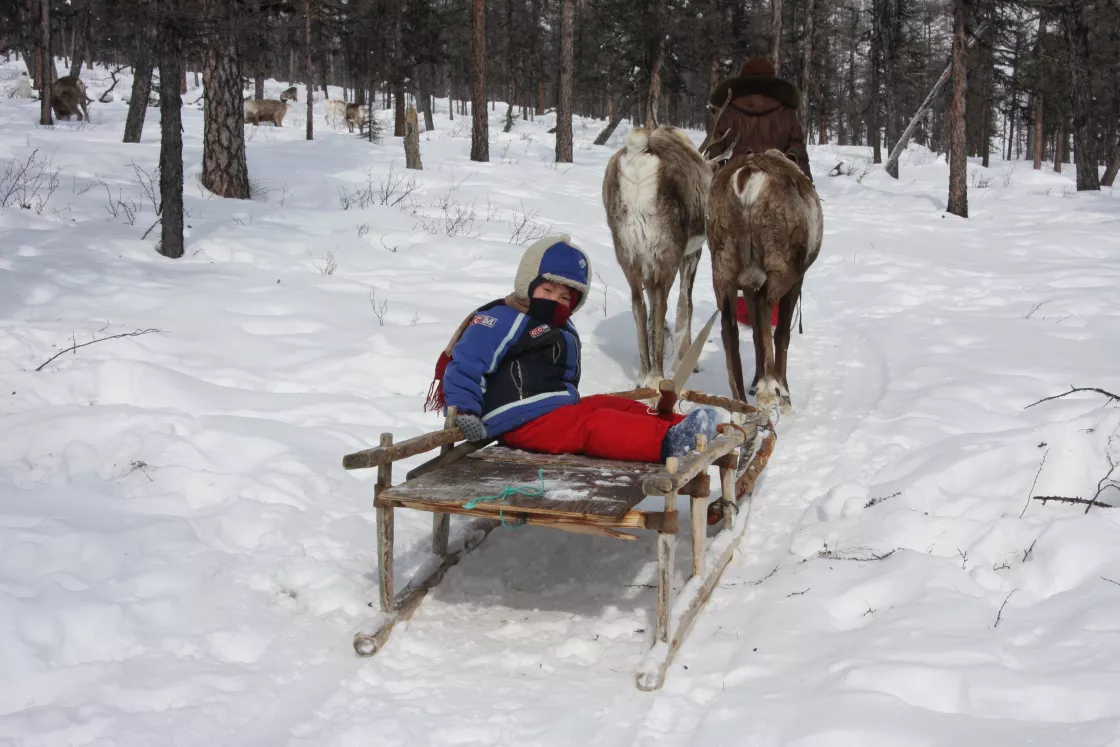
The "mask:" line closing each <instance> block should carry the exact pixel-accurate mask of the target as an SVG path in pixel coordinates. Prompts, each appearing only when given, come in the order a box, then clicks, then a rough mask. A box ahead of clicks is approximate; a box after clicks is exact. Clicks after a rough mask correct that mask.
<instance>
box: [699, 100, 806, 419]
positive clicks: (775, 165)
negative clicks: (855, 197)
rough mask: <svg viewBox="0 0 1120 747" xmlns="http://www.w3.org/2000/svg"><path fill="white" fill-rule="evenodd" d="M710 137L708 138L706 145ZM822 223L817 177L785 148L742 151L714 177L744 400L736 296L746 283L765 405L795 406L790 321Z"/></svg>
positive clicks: (714, 216)
mask: <svg viewBox="0 0 1120 747" xmlns="http://www.w3.org/2000/svg"><path fill="white" fill-rule="evenodd" d="M724 108H726V105H725V107H724ZM722 113H723V110H722V109H720V110H717V111H716V113H715V117H714V120H713V123H712V126H711V128H710V134H709V140H713V139H718V138H716V137H714V134H715V131H716V125H717V124H718V122H719V115H720V114H722ZM709 144H710V143H709V142H708V141H705V143H704V146H702V148H701V150H703V149H704V148H705V147H707V146H708V145H709ZM823 227H824V224H823V220H822V216H821V203H820V199H819V198H818V197H817V191H816V189H815V188H814V187H813V183H812V182H811V181H809V179H808V178H807V177H806V176H805V175H804V174H803V173H802V172H801V169H800V168H799V167H798V166H797V164H796V163H795V162H794V161H793V160H791V159H790V158H788V157H787V156H786V155H785V154H783V153H782V152H781V151H778V150H768V151H766V152H765V153H752V154H747V155H741V156H736V157H735V158H732V159H731V160H730V161H729V162H727V163H726V164H725V165H724V166H722V167H721V168H720V169H719V171H717V173H716V175H715V178H714V179H713V180H712V191H711V195H710V196H709V202H708V243H709V246H710V249H711V252H712V281H713V285H714V286H715V293H716V303H717V304H718V306H719V309H720V316H721V321H722V332H723V348H724V353H725V355H726V356H727V375H728V378H729V379H730V382H731V393H732V396H734V397H735V398H737V399H744V398H745V394H746V391H745V388H744V386H743V362H742V359H741V358H740V357H739V327H738V324H737V323H736V320H735V300H736V297H737V296H738V293H739V291H740V290H741V291H742V292H743V295H744V296H745V297H746V301H747V308H748V310H749V311H750V314H751V318H752V319H753V320H754V324H753V325H752V329H753V332H754V361H755V368H754V380H753V383H752V386H751V392H752V393H757V398H758V404H759V405H760V406H761V407H764V408H770V407H773V406H775V405H778V406H780V408H781V410H782V411H783V412H789V410H790V396H789V382H788V380H787V378H786V356H787V350H788V348H789V338H790V327H791V325H792V322H793V311H794V307H795V306H796V305H797V301H798V299H799V298H800V296H801V283H802V280H803V278H804V276H805V271H806V270H808V269H809V266H810V265H812V264H813V261H814V260H815V259H816V258H817V254H818V253H819V252H820V248H821V240H822V238H823V235H824V234H823ZM775 303H777V304H778V325H777V331H776V332H773V331H772V330H771V328H770V325H769V324H767V320H769V319H770V309H772V308H774V304H775ZM775 349H776V350H775Z"/></svg>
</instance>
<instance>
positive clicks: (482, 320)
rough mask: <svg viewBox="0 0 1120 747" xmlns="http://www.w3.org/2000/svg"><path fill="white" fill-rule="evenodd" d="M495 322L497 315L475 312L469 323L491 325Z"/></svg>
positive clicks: (496, 321)
mask: <svg viewBox="0 0 1120 747" xmlns="http://www.w3.org/2000/svg"><path fill="white" fill-rule="evenodd" d="M497 323H498V318H497V317H493V316H488V315H486V314H475V316H474V319H471V324H481V325H482V326H483V327H493V326H494V325H495V324H497Z"/></svg>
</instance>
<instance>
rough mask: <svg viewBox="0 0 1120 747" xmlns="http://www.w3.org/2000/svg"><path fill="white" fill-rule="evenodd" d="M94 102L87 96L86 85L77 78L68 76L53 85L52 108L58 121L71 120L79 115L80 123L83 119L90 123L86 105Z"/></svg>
mask: <svg viewBox="0 0 1120 747" xmlns="http://www.w3.org/2000/svg"><path fill="white" fill-rule="evenodd" d="M92 100H93V99H91V98H89V97H88V96H86V84H85V83H83V82H82V81H81V79H80V78H78V77H76V76H73V75H66V76H63V77H61V78H59V79H58V80H56V81H55V82H54V83H52V84H51V108H52V109H54V116H55V118H56V119H70V117H72V116H74V115H75V114H77V115H78V121H79V122H80V121H82V120H83V119H85V120H87V121H88V120H89V109H87V108H86V104H88V103H90V102H91V101H92ZM83 114H84V115H85V117H83V116H82V115H83Z"/></svg>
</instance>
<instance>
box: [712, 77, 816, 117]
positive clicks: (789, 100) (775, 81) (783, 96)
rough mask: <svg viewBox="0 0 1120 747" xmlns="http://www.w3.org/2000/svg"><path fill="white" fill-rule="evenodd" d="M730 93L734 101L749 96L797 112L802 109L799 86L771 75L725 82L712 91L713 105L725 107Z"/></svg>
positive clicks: (739, 78)
mask: <svg viewBox="0 0 1120 747" xmlns="http://www.w3.org/2000/svg"><path fill="white" fill-rule="evenodd" d="M728 91H730V92H731V100H732V101H735V100H737V99H741V98H745V97H747V96H751V97H756V96H764V97H766V98H768V99H773V100H774V101H776V102H778V103H779V104H782V105H784V106H788V107H789V108H790V109H793V110H795V111H796V110H798V109H800V108H801V91H799V90H798V88H797V86H795V85H793V84H792V83H790V82H789V81H786V80H782V79H781V78H774V77H771V76H769V75H740V76H739V77H737V78H731V79H729V80H725V81H724V82H722V83H720V84H719V85H718V86H717V87H716V90H714V91H712V96H711V99H710V101H711V103H712V104H713V105H715V106H723V102H725V101H726V100H727V92H728Z"/></svg>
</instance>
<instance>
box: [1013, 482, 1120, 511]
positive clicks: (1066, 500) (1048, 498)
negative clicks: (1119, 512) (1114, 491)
mask: <svg viewBox="0 0 1120 747" xmlns="http://www.w3.org/2000/svg"><path fill="white" fill-rule="evenodd" d="M1106 487H1107V486H1106ZM1031 500H1035V501H1042V502H1043V503H1046V501H1058V502H1059V503H1079V504H1081V505H1082V506H1088V507H1089V508H1092V507H1093V506H1100V507H1101V508H1115V506H1113V505H1112V504H1111V503H1103V502H1101V501H1098V500H1095V499H1093V498H1068V497H1066V496H1062V495H1036V496H1035V497H1034V498H1032V499H1031ZM1085 511H1086V513H1088V509H1086V510H1085Z"/></svg>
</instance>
